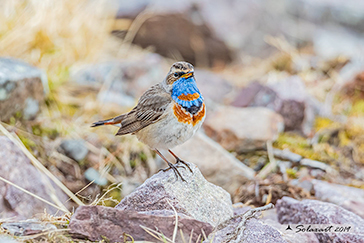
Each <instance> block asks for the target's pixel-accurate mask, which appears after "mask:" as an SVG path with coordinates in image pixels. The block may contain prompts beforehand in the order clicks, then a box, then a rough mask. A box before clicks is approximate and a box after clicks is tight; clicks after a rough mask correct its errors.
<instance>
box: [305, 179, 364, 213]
mask: <svg viewBox="0 0 364 243" xmlns="http://www.w3.org/2000/svg"><path fill="white" fill-rule="evenodd" d="M311 183H312V184H313V189H314V191H315V197H316V198H317V199H319V200H322V201H326V202H330V203H334V204H336V205H339V206H341V207H343V208H345V209H347V210H349V211H351V212H353V213H355V214H357V215H359V216H360V217H362V218H364V190H363V189H359V188H354V187H350V186H343V185H338V184H334V183H328V182H326V181H320V180H312V181H311Z"/></svg>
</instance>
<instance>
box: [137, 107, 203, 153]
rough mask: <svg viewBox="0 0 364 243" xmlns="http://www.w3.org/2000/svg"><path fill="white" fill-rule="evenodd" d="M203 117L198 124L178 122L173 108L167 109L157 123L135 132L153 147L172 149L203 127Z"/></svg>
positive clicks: (139, 138) (141, 139)
mask: <svg viewBox="0 0 364 243" xmlns="http://www.w3.org/2000/svg"><path fill="white" fill-rule="evenodd" d="M204 120H205V118H203V119H202V120H201V121H200V122H199V123H197V124H196V125H194V126H193V125H192V124H187V123H182V122H178V120H177V118H176V116H175V115H174V114H173V111H172V108H170V109H167V111H166V113H165V114H163V117H161V118H160V119H159V120H158V121H157V122H156V123H153V124H151V125H149V126H147V127H145V128H143V129H142V130H140V131H139V132H137V133H135V135H136V136H137V138H138V140H139V141H140V142H142V143H145V144H147V145H148V146H149V147H151V148H152V149H171V148H173V147H175V146H177V145H180V144H182V143H184V142H186V141H187V140H188V139H190V138H191V137H192V136H193V135H194V134H195V132H196V131H197V130H198V129H199V128H200V127H201V125H202V123H203V121H204Z"/></svg>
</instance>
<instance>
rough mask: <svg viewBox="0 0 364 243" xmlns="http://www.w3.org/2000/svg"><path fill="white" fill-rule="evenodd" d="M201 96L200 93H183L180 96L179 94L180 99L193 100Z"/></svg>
mask: <svg viewBox="0 0 364 243" xmlns="http://www.w3.org/2000/svg"><path fill="white" fill-rule="evenodd" d="M199 97H200V95H199V93H194V94H186V95H185V94H181V95H180V96H178V99H180V100H186V101H191V100H195V99H198V98H199Z"/></svg>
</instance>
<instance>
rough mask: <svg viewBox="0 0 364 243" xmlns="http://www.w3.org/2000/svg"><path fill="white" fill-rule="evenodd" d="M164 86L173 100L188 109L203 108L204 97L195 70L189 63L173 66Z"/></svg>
mask: <svg viewBox="0 0 364 243" xmlns="http://www.w3.org/2000/svg"><path fill="white" fill-rule="evenodd" d="M163 86H164V87H165V89H166V90H167V92H170V93H171V96H172V99H173V100H174V101H175V102H177V103H178V104H180V105H182V106H183V107H186V108H187V109H188V108H190V107H192V106H196V107H201V105H202V103H203V97H202V95H201V93H200V91H199V89H198V88H197V84H196V80H195V77H194V68H193V66H192V64H189V63H188V62H176V63H174V64H173V65H172V67H171V69H170V70H169V73H168V75H167V77H166V78H165V79H164V82H163Z"/></svg>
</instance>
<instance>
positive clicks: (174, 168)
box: [155, 149, 186, 182]
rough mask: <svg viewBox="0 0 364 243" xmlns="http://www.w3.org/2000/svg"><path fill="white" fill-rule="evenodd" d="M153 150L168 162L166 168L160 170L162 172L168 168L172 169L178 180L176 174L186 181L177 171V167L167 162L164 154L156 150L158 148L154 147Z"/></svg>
mask: <svg viewBox="0 0 364 243" xmlns="http://www.w3.org/2000/svg"><path fill="white" fill-rule="evenodd" d="M155 152H156V153H157V154H158V155H159V156H160V157H161V158H162V159H163V160H164V161H165V162H166V163H167V164H168V166H169V167H168V168H166V169H162V171H163V172H166V171H168V170H170V169H172V170H173V172H174V175H175V176H176V178H177V180H178V176H179V177H181V179H182V181H184V182H185V181H186V180H185V179H184V178H183V177H182V175H181V174H180V173H179V171H178V169H177V168H176V166H174V165H173V164H172V163H171V162H169V161H168V160H167V159H166V158H165V157H164V156H163V154H162V153H161V152H159V151H158V149H155Z"/></svg>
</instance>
